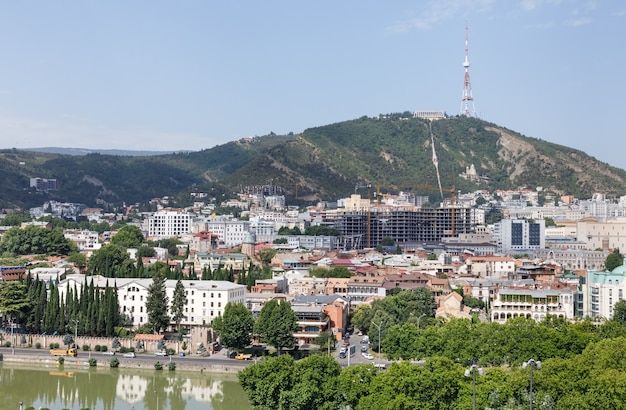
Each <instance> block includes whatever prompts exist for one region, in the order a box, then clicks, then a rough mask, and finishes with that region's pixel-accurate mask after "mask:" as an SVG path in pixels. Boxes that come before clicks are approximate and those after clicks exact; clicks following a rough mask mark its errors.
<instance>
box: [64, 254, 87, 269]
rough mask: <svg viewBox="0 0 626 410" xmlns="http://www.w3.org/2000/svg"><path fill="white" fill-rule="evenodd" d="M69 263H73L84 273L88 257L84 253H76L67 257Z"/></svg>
mask: <svg viewBox="0 0 626 410" xmlns="http://www.w3.org/2000/svg"><path fill="white" fill-rule="evenodd" d="M67 262H68V263H73V264H74V266H76V267H77V268H78V270H79V271H80V272H83V270H84V269H85V267H86V266H87V257H86V256H85V254H83V253H80V252H75V253H72V254H71V255H70V256H68V257H67Z"/></svg>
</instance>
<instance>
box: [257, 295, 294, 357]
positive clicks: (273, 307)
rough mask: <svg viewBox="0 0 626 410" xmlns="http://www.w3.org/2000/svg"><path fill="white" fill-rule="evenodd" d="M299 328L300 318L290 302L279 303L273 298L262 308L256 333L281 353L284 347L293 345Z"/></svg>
mask: <svg viewBox="0 0 626 410" xmlns="http://www.w3.org/2000/svg"><path fill="white" fill-rule="evenodd" d="M297 328H298V318H297V316H296V314H295V312H294V311H293V309H291V305H290V304H289V302H286V301H282V302H280V303H279V302H278V301H277V300H276V299H272V300H270V301H269V302H267V303H265V305H263V308H261V312H260V314H259V319H258V320H257V322H256V323H255V325H254V333H256V334H257V335H259V336H261V338H262V339H263V340H264V341H265V342H266V343H267V344H269V345H270V346H274V347H275V348H276V350H278V353H279V354H280V350H281V349H282V348H283V347H292V346H293V344H294V338H293V332H295V331H296V329H297Z"/></svg>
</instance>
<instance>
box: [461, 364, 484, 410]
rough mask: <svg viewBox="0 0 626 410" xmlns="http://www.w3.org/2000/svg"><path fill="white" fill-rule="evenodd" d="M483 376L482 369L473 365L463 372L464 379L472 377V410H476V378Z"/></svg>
mask: <svg viewBox="0 0 626 410" xmlns="http://www.w3.org/2000/svg"><path fill="white" fill-rule="evenodd" d="M477 375H478V376H482V375H483V368H482V367H478V366H477V365H475V364H473V365H471V366H470V368H469V369H467V370H465V377H472V410H476V376H477Z"/></svg>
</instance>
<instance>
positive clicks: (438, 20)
mask: <svg viewBox="0 0 626 410" xmlns="http://www.w3.org/2000/svg"><path fill="white" fill-rule="evenodd" d="M0 11H2V12H1V13H0V22H1V23H2V24H0V34H2V37H3V38H4V39H5V42H4V44H3V51H4V58H3V63H2V64H0V135H1V136H2V137H0V142H1V143H0V148H13V147H15V148H33V147H49V146H57V147H73V148H91V149H122V150H159V151H174V150H201V149H205V148H212V147H213V146H215V145H219V144H223V143H226V142H229V141H234V140H237V139H239V138H242V137H248V136H254V135H266V134H269V133H270V132H275V133H277V134H287V133H289V132H294V133H299V132H302V131H304V130H305V129H307V128H310V127H316V126H322V125H326V124H330V123H334V122H339V121H344V120H350V119H354V118H358V117H361V116H364V115H367V116H377V115H379V114H388V113H394V112H404V111H418V110H442V111H446V113H447V114H448V115H458V114H459V112H460V111H459V108H460V107H461V98H462V93H463V81H464V67H463V63H464V60H465V35H466V32H465V27H466V26H468V27H469V61H470V62H471V68H470V75H471V82H472V84H471V85H472V93H473V98H474V100H473V102H474V106H475V109H476V113H477V115H478V116H479V117H480V118H482V119H484V120H486V121H489V122H493V123H496V124H498V125H500V126H503V127H506V128H509V129H511V130H514V131H517V132H520V133H522V134H523V135H526V136H529V137H534V138H539V139H542V140H545V141H549V142H553V143H556V144H560V145H565V146H569V147H572V148H575V149H579V150H582V151H584V152H586V153H588V154H589V155H592V156H594V157H596V158H597V159H599V160H601V161H604V162H608V163H609V164H611V165H614V166H618V167H621V168H624V166H623V165H622V164H621V161H620V160H621V158H620V157H618V155H619V154H618V153H619V151H621V150H620V148H621V147H622V144H623V142H621V139H620V138H619V137H620V133H621V127H620V124H619V122H618V121H619V119H620V114H621V111H622V108H623V107H624V103H623V102H622V98H621V97H622V95H624V94H625V92H626V76H624V75H623V73H622V69H623V68H622V67H623V66H624V61H623V60H624V56H623V53H619V52H618V50H620V43H619V41H620V40H621V38H622V37H623V35H624V34H626V25H625V24H624V22H625V20H626V5H623V4H621V3H618V2H602V3H601V2H593V1H579V0H520V1H514V2H505V1H502V0H475V1H471V0H444V1H428V2H417V3H415V2H410V1H406V0H402V1H397V2H394V3H393V4H379V3H378V2H373V1H366V2H343V3H341V4H335V3H331V2H321V3H320V2H317V3H315V4H293V3H290V2H285V1H276V2H271V3H263V4H257V3H255V2H248V1H244V2H239V3H233V4H231V3H228V4H210V3H204V2H200V1H191V2H187V3H185V4H183V5H181V4H176V5H174V4H170V3H167V2H145V1H138V2H133V3H130V4H129V3H122V2H109V3H106V4H105V3H102V4H100V3H92V4H84V3H74V2H63V1H62V2H55V3H54V4H52V3H45V2H34V3H29V4H21V3H7V4H4V5H2V6H0ZM602 140H604V141H605V142H606V143H605V144H602V143H599V141H602ZM609 146H610V147H611V148H610V149H609V148H608V147H609Z"/></svg>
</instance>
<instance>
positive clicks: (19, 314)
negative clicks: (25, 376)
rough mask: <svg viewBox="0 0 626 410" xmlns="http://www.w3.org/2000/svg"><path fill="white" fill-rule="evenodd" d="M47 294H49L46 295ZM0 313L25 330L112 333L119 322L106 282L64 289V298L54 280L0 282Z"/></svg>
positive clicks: (112, 293) (114, 296)
mask: <svg viewBox="0 0 626 410" xmlns="http://www.w3.org/2000/svg"><path fill="white" fill-rule="evenodd" d="M48 293H49V295H48ZM0 313H1V314H3V315H5V316H6V317H7V318H8V319H9V321H10V322H11V324H13V325H17V326H18V327H23V328H24V329H25V331H26V332H27V333H37V334H64V333H75V332H77V333H78V334H80V335H87V336H103V337H108V336H113V335H114V334H115V328H116V327H118V326H120V325H122V324H123V316H122V315H121V314H120V307H119V303H118V298H117V290H116V289H115V287H113V286H109V283H108V282H107V284H106V286H105V288H104V290H102V291H101V290H100V289H98V288H96V287H95V285H94V283H93V281H91V282H89V283H88V284H86V285H85V284H83V285H81V286H80V287H78V288H77V287H74V288H68V289H67V292H66V293H65V295H64V297H61V295H60V294H59V288H58V286H57V285H56V284H55V282H52V281H50V282H45V281H42V280H39V279H37V278H35V279H32V278H31V277H30V276H27V278H25V279H23V280H19V281H11V282H3V283H2V284H0Z"/></svg>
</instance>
